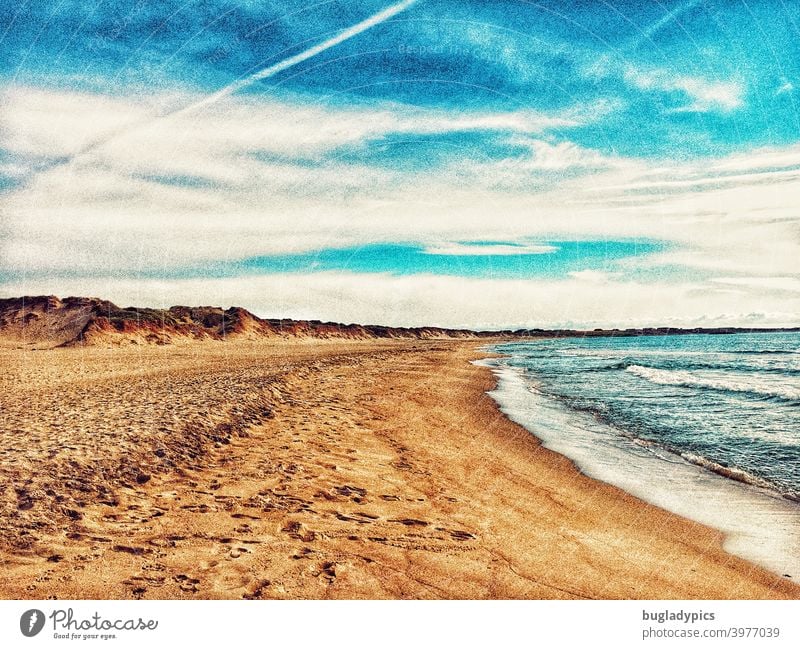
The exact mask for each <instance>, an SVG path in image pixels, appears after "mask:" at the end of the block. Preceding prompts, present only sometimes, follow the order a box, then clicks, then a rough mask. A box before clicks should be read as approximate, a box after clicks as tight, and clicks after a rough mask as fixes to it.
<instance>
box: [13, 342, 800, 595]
mask: <svg viewBox="0 0 800 649" xmlns="http://www.w3.org/2000/svg"><path fill="white" fill-rule="evenodd" d="M480 344H485V342H483V343H478V342H475V341H471V342H463V341H462V342H453V341H426V342H409V341H396V342H387V341H383V342H374V341H371V342H348V343H341V342H313V341H303V342H287V341H279V340H278V341H261V342H252V343H247V342H241V343H234V342H230V341H228V342H217V341H211V342H197V343H192V344H185V345H167V346H162V347H159V346H139V347H130V348H116V349H103V348H97V347H94V348H91V347H86V348H72V349H54V350H44V351H30V350H27V351H22V350H12V349H0V361H1V362H2V364H3V372H2V375H1V376H0V407H1V408H2V428H1V429H0V492H2V501H0V503H1V505H0V516H1V517H2V521H0V596H2V597H4V598H31V599H45V598H61V599H64V598H78V599H105V598H124V599H133V598H154V599H174V598H202V599H215V598H224V599H242V598H244V599H256V598H503V599H505V598H546V599H561V598H641V599H661V598H714V599H727V598H746V599H759V598H797V597H798V596H800V587H798V586H797V585H796V584H793V583H791V582H789V581H788V580H786V579H782V578H781V577H779V576H777V575H774V574H771V573H769V572H767V571H765V570H763V569H761V568H758V567H756V566H754V565H751V564H749V563H747V562H745V561H743V560H741V559H738V558H736V557H733V556H731V555H729V554H727V553H725V552H724V551H723V550H722V548H721V537H720V534H719V533H718V532H716V531H714V530H711V529H709V528H706V527H703V526H701V525H698V524H695V523H692V522H689V521H686V520H684V519H681V518H679V517H677V516H674V515H672V514H670V513H667V512H665V511H663V510H660V509H657V508H655V507H652V506H650V505H647V504H645V503H643V502H641V501H639V500H637V499H635V498H633V497H632V496H629V495H628V494H626V493H624V492H622V491H620V490H618V489H616V488H613V487H610V486H608V485H605V484H602V483H599V482H596V481H594V480H591V479H589V478H586V477H585V476H583V475H581V474H580V473H579V472H578V471H577V469H576V468H575V467H574V465H573V464H571V463H570V462H569V461H568V460H566V459H565V458H563V457H561V456H559V455H556V454H554V453H552V452H550V451H548V450H546V449H543V448H542V447H541V446H540V445H539V444H538V442H537V441H536V439H535V438H533V437H532V436H531V435H530V434H529V433H528V432H527V431H525V430H524V429H522V428H520V427H519V426H517V425H515V424H513V423H511V422H510V421H508V420H507V419H506V418H505V417H503V416H502V414H501V413H500V412H499V411H498V409H497V407H496V405H495V403H494V401H492V399H491V398H490V397H489V396H487V395H486V391H487V390H489V389H491V387H492V385H493V383H494V379H493V377H492V375H491V373H490V371H489V370H488V369H486V368H481V367H476V366H474V365H472V364H470V362H469V361H470V360H471V359H475V358H478V357H480V356H481V355H482V353H481V352H480V351H478V347H479V345H480Z"/></svg>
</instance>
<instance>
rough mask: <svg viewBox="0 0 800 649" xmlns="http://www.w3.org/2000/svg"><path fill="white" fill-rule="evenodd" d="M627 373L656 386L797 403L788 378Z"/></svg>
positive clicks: (639, 369) (633, 369) (635, 369)
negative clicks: (747, 394)
mask: <svg viewBox="0 0 800 649" xmlns="http://www.w3.org/2000/svg"><path fill="white" fill-rule="evenodd" d="M626 371H627V372H630V373H631V374H633V375H635V376H638V377H640V378H642V379H645V380H647V381H650V382H651V383H657V384H658V385H674V386H677V387H687V388H705V389H711V390H720V391H724V392H745V393H749V394H760V395H763V396H766V397H780V398H781V399H790V400H797V399H800V388H798V387H797V383H796V381H794V382H790V381H791V378H789V377H775V376H764V375H761V376H758V375H754V374H752V373H750V374H742V373H734V372H727V371H726V372H716V371H707V370H697V371H687V370H661V369H657V368H654V367H645V366H642V365H630V366H629V367H628V368H627V369H626Z"/></svg>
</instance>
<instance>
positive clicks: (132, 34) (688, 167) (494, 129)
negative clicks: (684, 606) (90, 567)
mask: <svg viewBox="0 0 800 649" xmlns="http://www.w3.org/2000/svg"><path fill="white" fill-rule="evenodd" d="M799 93H800V4H798V3H796V2H790V1H789V0H770V1H763V2H759V1H756V0H752V1H750V0H748V1H744V0H685V1H678V2H673V1H671V0H670V1H667V0H653V1H649V0H644V1H642V0H635V1H634V0H630V1H628V0H624V1H623V0H607V1H596V2H595V1H592V2H590V1H583V2H574V1H572V2H568V1H560V0H559V1H556V0H551V1H546V0H542V1H540V2H528V1H515V0H480V1H471V0H463V1H461V0H460V1H456V0H447V1H445V0H404V1H400V2H392V1H387V0H365V1H358V2H356V1H350V0H340V1H337V0H319V1H317V2H313V3H301V2H282V1H279V0H249V1H242V0H239V1H227V2H225V1H221V0H188V1H186V0H181V1H177V2H172V1H164V2H158V3H154V2H146V1H144V0H133V1H128V2H117V1H108V0H96V1H92V0H89V1H86V0H83V1H80V2H78V1H73V0H50V1H47V2H44V1H39V0H34V1H26V0H19V2H13V3H12V2H7V1H3V2H0V297H11V296H20V295H40V294H56V295H60V296H62V297H64V296H67V295H91V296H97V297H102V298H105V299H110V300H112V301H114V302H116V303H118V304H120V305H121V306H128V305H136V306H154V307H166V306H170V305H174V304H192V305H200V304H213V305H220V306H225V307H227V306H231V305H236V306H243V307H245V308H248V309H250V310H251V311H253V312H254V313H256V314H257V315H260V316H263V317H293V318H317V319H322V320H330V321H338V322H361V323H373V324H388V325H402V326H414V325H440V326H451V327H472V328H484V329H494V328H507V327H510V328H519V327H588V328H593V327H630V326H651V325H671V326H746V327H753V326H762V327H763V326H796V325H798V324H800V318H799V317H798V314H800V261H798V260H800V214H799V213H798V211H800V94H799Z"/></svg>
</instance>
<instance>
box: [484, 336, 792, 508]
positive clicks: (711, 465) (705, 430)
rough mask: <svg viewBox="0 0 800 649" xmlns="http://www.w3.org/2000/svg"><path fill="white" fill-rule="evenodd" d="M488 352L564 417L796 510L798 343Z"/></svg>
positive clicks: (624, 341)
mask: <svg viewBox="0 0 800 649" xmlns="http://www.w3.org/2000/svg"><path fill="white" fill-rule="evenodd" d="M495 350H496V351H498V352H501V353H503V354H507V355H508V357H507V358H506V359H504V360H503V364H504V365H507V366H509V367H511V368H515V369H517V370H518V371H519V372H521V375H522V376H523V377H524V380H525V382H526V383H527V385H528V387H529V388H530V389H531V390H532V391H535V392H536V393H538V394H539V395H541V396H543V397H545V398H549V399H552V400H555V401H557V402H559V403H560V404H561V405H562V406H563V407H564V409H565V411H566V412H569V411H572V412H580V413H584V414H589V415H591V416H592V417H593V418H594V419H595V420H597V421H599V422H602V423H603V424H606V425H608V426H609V427H610V428H611V429H612V430H614V431H615V432H616V433H617V434H618V435H620V436H623V437H629V438H632V439H634V440H636V441H638V442H642V443H646V444H648V445H652V446H654V447H657V448H661V449H663V450H665V451H668V452H671V453H674V454H678V455H679V456H681V457H682V458H683V459H684V460H687V461H689V462H691V463H693V464H696V465H699V466H702V467H703V468H705V469H707V470H711V471H714V472H715V473H718V474H720V475H723V476H725V477H726V478H729V479H733V480H737V481H739V482H745V483H749V484H752V485H756V486H759V487H763V488H766V489H769V490H772V491H774V492H775V493H777V494H780V495H782V496H784V497H786V498H789V499H792V500H800V334H798V333H759V334H736V335H686V336H658V337H635V338H584V339H577V338H569V339H557V340H540V341H531V342H522V343H510V344H505V345H500V346H498V347H496V348H495Z"/></svg>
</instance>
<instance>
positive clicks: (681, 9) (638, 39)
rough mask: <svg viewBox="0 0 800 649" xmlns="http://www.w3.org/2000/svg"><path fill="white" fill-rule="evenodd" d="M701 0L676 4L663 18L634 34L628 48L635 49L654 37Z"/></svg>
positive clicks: (690, 0)
mask: <svg viewBox="0 0 800 649" xmlns="http://www.w3.org/2000/svg"><path fill="white" fill-rule="evenodd" d="M700 1H701V0H689V1H688V2H684V3H683V4H679V5H678V6H676V7H675V8H674V9H673V10H672V11H670V12H669V13H667V14H666V15H665V16H663V17H662V18H659V19H658V20H656V21H655V22H654V23H652V24H651V25H649V26H648V27H646V28H645V29H644V30H642V33H641V34H639V35H638V36H634V37H633V38H632V39H631V41H630V43H628V45H627V47H626V48H625V49H626V50H635V49H636V48H637V47H639V46H640V45H641V44H642V43H643V42H644V41H646V40H649V39H650V38H652V36H653V34H655V33H656V32H658V31H660V30H661V29H662V28H663V27H664V26H665V25H666V24H667V23H670V22H672V21H673V20H675V19H676V18H677V17H678V16H680V15H681V14H682V13H685V12H687V11H689V10H690V9H694V8H695V7H696V6H697V5H698V4H700Z"/></svg>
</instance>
